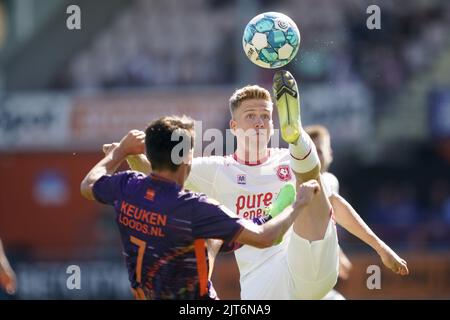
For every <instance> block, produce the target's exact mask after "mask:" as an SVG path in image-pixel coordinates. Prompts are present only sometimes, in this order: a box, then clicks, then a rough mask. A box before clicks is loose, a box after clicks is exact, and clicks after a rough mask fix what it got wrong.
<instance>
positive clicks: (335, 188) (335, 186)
mask: <svg viewBox="0 0 450 320" xmlns="http://www.w3.org/2000/svg"><path fill="white" fill-rule="evenodd" d="M322 182H323V183H324V184H325V185H327V187H328V188H329V189H330V191H331V192H332V193H335V194H339V180H338V178H336V176H335V175H334V174H332V173H329V172H324V173H322Z"/></svg>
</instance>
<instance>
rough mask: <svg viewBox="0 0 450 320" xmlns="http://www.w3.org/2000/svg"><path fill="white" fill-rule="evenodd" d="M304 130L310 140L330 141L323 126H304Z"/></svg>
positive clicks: (328, 133)
mask: <svg viewBox="0 0 450 320" xmlns="http://www.w3.org/2000/svg"><path fill="white" fill-rule="evenodd" d="M304 130H305V131H306V133H307V134H308V135H309V136H310V137H311V139H320V138H325V139H330V132H329V131H328V129H327V128H326V127H325V126H322V125H320V124H315V125H311V126H306V127H305V128H304Z"/></svg>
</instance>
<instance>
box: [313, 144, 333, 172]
mask: <svg viewBox="0 0 450 320" xmlns="http://www.w3.org/2000/svg"><path fill="white" fill-rule="evenodd" d="M313 142H314V144H315V145H316V149H317V154H318V156H319V159H320V166H321V167H322V168H321V171H322V172H325V171H328V168H329V167H330V164H331V162H333V150H332V149H331V142H330V139H329V138H328V137H320V138H316V139H313Z"/></svg>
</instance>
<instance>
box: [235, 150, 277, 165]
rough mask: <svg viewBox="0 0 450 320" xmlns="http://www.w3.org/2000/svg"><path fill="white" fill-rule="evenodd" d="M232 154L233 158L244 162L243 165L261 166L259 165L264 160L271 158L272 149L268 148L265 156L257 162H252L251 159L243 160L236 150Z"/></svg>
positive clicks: (238, 161) (241, 162) (240, 162)
mask: <svg viewBox="0 0 450 320" xmlns="http://www.w3.org/2000/svg"><path fill="white" fill-rule="evenodd" d="M232 156H233V159H234V160H235V161H236V162H237V163H239V164H243V165H246V166H249V167H255V166H259V165H261V164H263V163H264V162H266V161H267V160H269V158H270V149H267V155H266V156H265V157H264V158H262V159H259V160H258V161H256V162H250V161H245V160H241V159H239V158H238V156H237V154H236V152H234V153H233V155H232Z"/></svg>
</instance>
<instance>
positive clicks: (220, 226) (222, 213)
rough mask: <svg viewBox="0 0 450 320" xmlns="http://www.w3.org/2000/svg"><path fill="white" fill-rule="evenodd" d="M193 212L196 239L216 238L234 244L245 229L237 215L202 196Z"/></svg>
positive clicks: (193, 230) (193, 228) (193, 227)
mask: <svg viewBox="0 0 450 320" xmlns="http://www.w3.org/2000/svg"><path fill="white" fill-rule="evenodd" d="M197 200H198V202H197V205H196V208H195V209H194V210H193V211H192V224H193V225H192V233H193V236H194V238H197V239H199V238H214V239H221V240H224V241H225V242H233V241H234V240H235V239H236V238H237V237H238V236H239V234H240V233H241V231H242V229H243V222H242V221H241V218H239V217H238V216H237V215H236V214H234V213H233V212H231V211H230V210H228V209H227V208H226V207H225V206H222V205H220V204H219V203H218V202H217V201H215V200H212V199H208V198H207V197H206V196H204V195H201V196H200V197H199V198H197Z"/></svg>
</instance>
